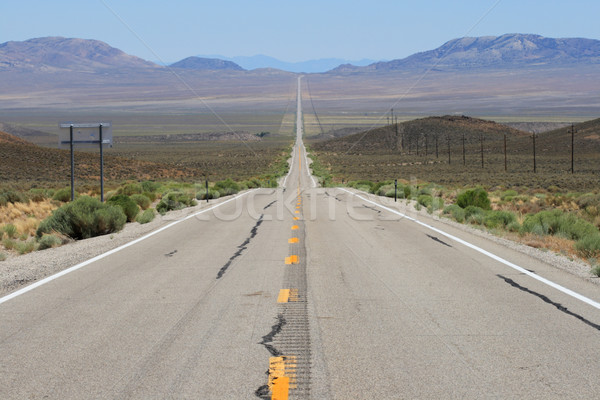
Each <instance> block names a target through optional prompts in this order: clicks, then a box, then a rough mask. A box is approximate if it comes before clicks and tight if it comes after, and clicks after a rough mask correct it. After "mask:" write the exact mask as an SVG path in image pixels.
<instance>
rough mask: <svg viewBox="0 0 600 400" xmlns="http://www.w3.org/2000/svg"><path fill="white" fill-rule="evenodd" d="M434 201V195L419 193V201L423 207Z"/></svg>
mask: <svg viewBox="0 0 600 400" xmlns="http://www.w3.org/2000/svg"><path fill="white" fill-rule="evenodd" d="M432 202H433V197H431V195H428V194H421V195H419V197H417V203H419V204H420V205H422V206H423V207H429V206H431V203H432Z"/></svg>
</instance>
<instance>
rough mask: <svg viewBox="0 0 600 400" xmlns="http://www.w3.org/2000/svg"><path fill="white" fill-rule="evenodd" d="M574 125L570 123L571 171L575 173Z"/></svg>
mask: <svg viewBox="0 0 600 400" xmlns="http://www.w3.org/2000/svg"><path fill="white" fill-rule="evenodd" d="M576 132H577V131H576V130H575V125H573V124H571V173H572V174H574V173H575V133H576Z"/></svg>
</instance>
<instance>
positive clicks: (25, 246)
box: [15, 240, 37, 254]
mask: <svg viewBox="0 0 600 400" xmlns="http://www.w3.org/2000/svg"><path fill="white" fill-rule="evenodd" d="M36 245H37V244H36V242H35V241H34V240H29V241H27V242H17V244H16V246H15V249H16V250H17V252H18V253H19V254H27V253H31V252H32V251H34V250H35V248H36Z"/></svg>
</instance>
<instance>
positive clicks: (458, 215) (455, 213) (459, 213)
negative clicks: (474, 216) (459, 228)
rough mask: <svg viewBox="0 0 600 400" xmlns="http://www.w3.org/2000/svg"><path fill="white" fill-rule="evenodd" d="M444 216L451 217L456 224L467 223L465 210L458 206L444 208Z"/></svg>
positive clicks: (452, 205)
mask: <svg viewBox="0 0 600 400" xmlns="http://www.w3.org/2000/svg"><path fill="white" fill-rule="evenodd" d="M444 214H446V215H451V216H452V218H453V219H454V220H455V221H456V222H460V223H463V222H465V210H463V209H462V208H461V207H459V206H458V205H456V204H451V205H449V206H448V207H446V208H444Z"/></svg>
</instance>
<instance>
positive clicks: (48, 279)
mask: <svg viewBox="0 0 600 400" xmlns="http://www.w3.org/2000/svg"><path fill="white" fill-rule="evenodd" d="M256 190H258V189H252V190H250V191H248V192H246V193H243V194H241V195H239V196H235V197H233V198H231V199H229V200H225V201H224V202H222V203H219V204H215V205H214V206H212V207H210V208H207V209H204V210H201V211H198V212H196V213H194V214H190V215H188V216H186V217H184V218H181V219H178V220H176V221H173V222H171V223H170V224H168V225H165V226H163V227H162V228H159V229H157V230H155V231H152V232H150V233H148V234H146V235H144V236H142V237H140V238H137V239H135V240H132V241H131V242H128V243H125V244H124V245H122V246H119V247H117V248H115V249H112V250H109V251H107V252H106V253H102V254H100V255H97V256H96V257H94V258H90V259H89V260H86V261H83V262H81V263H79V264H77V265H74V266H72V267H69V268H67V269H64V270H62V271H60V272H57V273H56V274H54V275H50V276H48V277H46V278H44V279H42V280H40V281H37V282H35V283H32V284H31V285H29V286H25V287H24V288H22V289H19V290H17V291H16V292H13V293H10V294H8V295H6V296H4V297H1V298H0V304H2V303H4V302H7V301H9V300H11V299H14V298H15V297H17V296H20V295H22V294H25V293H27V292H29V291H31V290H33V289H35V288H38V287H40V286H42V285H45V284H46V283H48V282H51V281H53V280H55V279H58V278H60V277H61V276H63V275H67V274H69V273H71V272H73V271H77V270H78V269H80V268H83V267H85V266H86V265H89V264H91V263H93V262H96V261H98V260H101V259H103V258H105V257H108V256H110V255H111V254H114V253H116V252H118V251H121V250H123V249H126V248H127V247H129V246H133V245H134V244H137V243H139V242H141V241H142V240H146V239H148V238H149V237H151V236H154V235H156V234H158V233H160V232H162V231H164V230H166V229H169V228H170V227H172V226H174V225H177V224H178V223H180V222H183V221H186V220H188V219H190V218H193V217H195V216H197V215H200V214H203V213H205V212H208V211H211V210H214V209H215V208H217V207H220V206H222V205H223V204H227V203H229V202H230V201H234V200H237V199H240V198H242V197H244V196H245V195H247V194H248V193H251V192H254V191H256Z"/></svg>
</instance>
